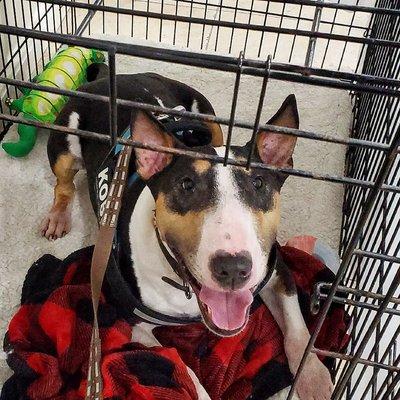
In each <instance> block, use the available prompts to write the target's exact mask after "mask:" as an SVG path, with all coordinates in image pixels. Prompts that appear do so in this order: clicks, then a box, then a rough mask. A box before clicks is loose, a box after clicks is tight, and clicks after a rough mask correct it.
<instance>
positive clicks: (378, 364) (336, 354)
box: [311, 347, 400, 372]
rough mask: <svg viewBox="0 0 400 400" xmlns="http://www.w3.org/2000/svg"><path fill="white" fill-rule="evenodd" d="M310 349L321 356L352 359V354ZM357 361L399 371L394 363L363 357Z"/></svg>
mask: <svg viewBox="0 0 400 400" xmlns="http://www.w3.org/2000/svg"><path fill="white" fill-rule="evenodd" d="M311 351H312V353H315V354H319V355H321V356H325V357H333V358H339V359H340V360H346V361H351V360H352V359H353V356H352V355H350V354H341V353H337V352H335V351H328V350H322V349H318V348H315V347H314V348H313V349H312V350H311ZM358 362H359V363H360V364H364V365H365V366H369V367H379V368H382V369H386V370H388V371H392V372H400V367H398V366H395V365H389V364H384V363H380V362H375V361H371V360H366V359H364V358H360V359H359V360H358Z"/></svg>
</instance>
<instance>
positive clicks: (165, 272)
mask: <svg viewBox="0 0 400 400" xmlns="http://www.w3.org/2000/svg"><path fill="white" fill-rule="evenodd" d="M154 208H155V203H154V199H153V196H152V194H151V192H150V190H149V188H148V187H147V186H146V187H145V188H144V189H143V191H142V193H141V194H140V196H139V198H138V200H137V203H136V205H135V208H134V210H133V213H132V217H131V221H130V224H129V241H130V245H131V254H132V256H131V257H132V263H133V267H134V272H135V276H136V279H137V285H138V288H139V291H140V297H141V300H142V302H143V303H144V304H145V305H146V306H147V307H150V308H152V309H153V310H155V311H158V312H161V313H165V314H168V315H172V316H191V317H193V316H197V315H199V307H198V304H197V301H196V296H193V297H192V298H191V299H190V300H188V299H187V298H186V296H185V293H184V292H183V291H181V290H179V289H176V288H174V287H173V286H171V285H170V284H168V283H166V282H164V281H163V280H162V279H161V278H162V277H163V276H166V277H168V278H170V279H173V280H175V281H177V282H180V280H179V277H178V276H177V275H176V274H175V272H174V271H173V269H172V268H171V266H170V265H169V263H168V261H167V260H166V258H165V257H164V254H163V253H162V250H161V248H160V245H159V243H158V240H157V235H156V232H155V229H154V224H153V216H154Z"/></svg>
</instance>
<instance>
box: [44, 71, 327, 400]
mask: <svg viewBox="0 0 400 400" xmlns="http://www.w3.org/2000/svg"><path fill="white" fill-rule="evenodd" d="M80 90H83V91H85V92H89V93H96V94H101V95H108V94H109V87H108V80H107V79H98V80H95V81H94V82H91V83H88V84H87V85H85V86H84V87H82V88H81V89H80ZM117 91H118V97H119V98H121V99H126V100H132V101H141V102H144V103H150V104H154V105H162V106H166V107H170V108H174V107H177V106H183V107H184V108H185V109H186V110H188V111H193V112H200V113H205V114H214V110H213V108H212V106H211V104H210V103H209V101H208V100H207V99H206V98H205V97H204V96H203V95H202V94H200V93H199V92H197V91H196V90H194V89H193V88H191V87H189V86H187V85H185V84H182V83H180V82H177V81H173V80H171V79H167V78H164V77H162V76H160V75H157V74H137V75H117ZM181 122H182V121H181ZM56 123H57V124H60V125H65V126H68V127H70V128H74V129H76V128H79V129H85V130H88V131H92V132H98V133H102V134H107V133H108V132H109V112H108V104H107V103H104V102H100V101H88V100H85V99H78V98H74V99H71V100H70V101H69V102H68V103H67V105H66V106H65V107H64V109H63V111H62V112H61V114H60V116H59V117H58V120H57V121H56ZM268 123H269V124H273V125H278V126H286V127H291V128H298V124H299V119H298V112H297V105H296V99H295V97H294V95H290V96H288V97H287V99H286V100H285V101H284V103H283V104H282V106H281V108H280V109H279V110H278V112H277V113H276V114H275V115H274V116H273V117H272V118H271V120H270V121H269V122H268ZM129 126H130V129H131V132H132V136H133V139H134V140H135V141H138V142H142V143H147V144H157V145H163V146H168V147H179V148H187V147H186V145H185V144H184V143H182V142H180V141H179V140H177V139H176V137H174V136H172V135H170V134H169V132H166V131H165V130H164V129H163V125H162V124H160V123H159V122H158V121H157V120H156V119H155V117H154V116H153V115H150V114H148V113H146V112H143V111H136V112H133V113H132V111H131V109H129V108H127V107H123V106H118V133H119V134H121V133H122V132H123V131H124V130H125V129H126V128H127V127H129ZM203 127H204V128H206V130H207V132H208V133H209V136H210V140H208V143H207V144H203V145H202V146H199V147H196V148H195V150H197V151H201V152H206V153H209V154H217V155H220V156H223V155H224V153H225V147H224V146H223V137H222V131H221V128H220V126H219V125H218V124H216V123H206V122H204V123H203ZM256 144H257V145H256V151H255V154H254V160H256V161H258V162H263V163H267V164H272V165H275V166H279V167H289V166H292V163H293V162H292V154H293V151H294V147H295V144H296V138H295V137H293V136H287V135H279V134H273V133H271V132H264V131H261V132H259V133H258V136H257V140H256ZM109 151H110V149H109V146H108V144H106V143H100V142H94V141H91V140H87V139H83V138H78V137H76V136H72V135H70V136H64V135H61V134H58V133H55V132H53V133H51V135H50V138H49V142H48V155H49V160H50V165H51V168H52V170H53V172H54V174H55V175H56V177H57V184H56V187H55V190H54V194H55V197H54V203H53V206H52V207H51V209H50V211H49V213H48V215H47V216H46V218H45V219H44V221H43V223H42V226H41V232H42V234H43V236H45V237H46V238H48V239H57V238H60V237H62V236H63V235H64V234H66V233H68V232H69V230H70V228H71V203H72V199H73V196H74V191H75V187H74V183H73V178H74V175H75V174H76V172H77V171H78V169H79V168H82V167H84V168H85V169H86V170H87V175H88V181H89V187H90V195H91V200H92V203H93V205H94V208H95V211H96V212H97V211H98V210H97V207H98V206H97V199H96V193H95V190H94V187H95V183H96V178H97V174H98V171H99V168H100V166H101V164H102V162H103V160H104V159H105V158H106V156H107V154H108V153H109ZM248 151H249V144H248V145H246V146H243V147H237V146H233V147H232V149H231V153H230V157H231V158H235V159H241V160H245V159H246V157H247V154H248ZM134 154H135V156H134V157H132V160H131V164H132V165H131V166H130V169H131V170H132V171H136V172H137V173H138V174H139V175H140V177H141V179H142V182H143V186H142V188H141V189H142V190H141V191H140V193H139V192H137V190H136V189H132V190H130V189H129V188H127V189H126V191H125V194H124V197H123V206H122V210H121V214H120V221H119V235H120V243H121V247H122V253H123V254H124V257H125V259H128V262H129V263H130V268H131V270H132V280H133V281H134V283H132V285H134V286H135V288H136V290H137V291H138V295H139V296H140V299H141V301H142V303H143V304H144V305H145V306H147V307H148V308H150V309H152V310H155V311H157V312H159V313H165V314H168V315H171V316H176V317H180V316H185V317H198V316H200V315H201V317H202V320H203V322H204V323H205V324H206V326H207V327H208V328H209V329H210V330H212V331H213V332H215V333H216V334H218V335H222V336H230V335H234V334H237V333H238V332H240V331H241V330H242V329H243V327H244V326H245V325H246V323H247V320H248V316H249V309H250V305H251V303H252V301H253V291H254V290H255V289H256V288H257V287H258V285H259V284H260V283H261V282H262V281H263V280H265V277H266V276H270V279H269V280H268V283H267V284H266V286H265V287H264V288H263V290H262V292H261V296H262V298H263V299H264V301H265V303H266V304H267V306H268V308H269V309H270V311H271V313H272V314H273V316H274V318H275V319H276V321H277V322H278V324H279V326H280V328H281V330H282V332H283V334H284V338H285V351H286V354H287V357H288V360H289V366H290V369H291V371H292V373H295V372H296V370H297V368H298V365H299V362H300V359H301V357H302V354H303V351H304V349H305V346H306V344H307V341H308V338H309V332H308V330H307V327H306V325H305V323H304V320H303V317H302V315H301V312H300V308H299V304H298V299H297V294H296V289H295V286H294V284H293V282H292V281H291V278H290V274H289V273H288V272H287V271H285V269H284V268H282V267H279V268H274V267H273V266H272V267H271V266H269V265H268V259H269V256H270V252H271V249H272V248H273V245H274V243H275V240H276V234H277V229H278V224H279V219H280V189H281V187H282V185H283V183H284V181H285V178H286V176H284V175H283V174H280V173H271V172H269V171H266V170H256V169H253V170H249V171H248V170H245V169H244V168H241V167H235V166H232V165H228V166H226V167H225V166H223V165H222V164H219V163H213V162H210V161H208V160H198V159H193V158H190V157H187V156H183V155H179V156H176V155H172V154H166V153H158V152H154V151H150V150H145V149H140V148H135V151H134ZM154 224H155V225H156V227H157V228H156V230H155V229H154ZM161 243H162V244H164V245H165V247H168V248H169V249H170V250H171V252H172V253H173V254H174V256H175V259H176V260H177V261H178V263H179V264H181V267H182V268H184V269H185V273H186V275H187V276H188V277H189V278H188V280H189V283H190V286H191V289H192V290H193V292H194V293H195V296H193V297H192V298H191V299H188V298H187V297H186V296H185V293H184V292H183V291H182V290H178V289H177V288H176V287H174V286H173V285H171V282H173V281H175V282H176V281H177V280H179V277H178V276H177V274H176V272H175V271H174V270H173V269H172V268H171V265H170V262H169V261H168V260H167V257H166V255H165V251H163V248H162V246H160V244H161ZM161 278H163V279H161ZM165 278H166V279H165ZM142 326H143V330H144V331H146V332H149V334H150V332H151V331H150V330H149V329H147V328H146V326H147V325H146V323H143V324H142ZM146 329H147V330H146ZM136 339H137V340H140V338H135V340H136ZM142 340H143V338H142ZM332 388H333V386H332V383H331V379H330V375H329V372H328V370H327V369H326V368H325V366H324V365H323V364H322V363H321V362H320V361H319V360H318V358H317V356H316V355H315V354H311V355H310V356H309V357H308V360H307V363H306V367H305V369H304V371H303V373H302V374H301V377H300V381H299V384H298V387H297V391H298V395H299V397H300V399H301V400H312V399H313V400H323V399H330V396H331V392H332ZM206 398H208V396H207V395H206V394H205V393H204V399H206Z"/></svg>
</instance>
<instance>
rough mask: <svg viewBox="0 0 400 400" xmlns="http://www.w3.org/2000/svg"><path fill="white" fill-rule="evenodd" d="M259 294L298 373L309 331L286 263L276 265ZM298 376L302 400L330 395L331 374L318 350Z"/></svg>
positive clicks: (293, 371)
mask: <svg viewBox="0 0 400 400" xmlns="http://www.w3.org/2000/svg"><path fill="white" fill-rule="evenodd" d="M260 295H261V298H262V299H263V300H264V302H265V304H266V305H267V307H268V308H269V310H270V311H271V313H272V315H273V316H274V318H275V320H276V322H277V323H278V325H279V327H280V329H281V331H282V333H283V336H284V345H285V352H286V356H287V358H288V362H289V368H290V370H291V372H292V374H293V375H295V374H296V372H297V369H298V367H299V364H300V361H301V358H302V356H303V353H304V350H305V348H306V346H307V343H308V340H309V338H310V334H309V332H308V329H307V326H306V324H305V322H304V319H303V316H302V314H301V311H300V305H299V302H298V297H297V291H296V286H295V284H294V281H293V278H292V276H291V273H290V271H289V270H288V269H287V267H286V266H285V265H284V264H283V263H279V265H278V266H277V267H276V270H275V271H274V273H273V275H272V277H271V279H270V280H269V282H268V284H267V285H266V287H265V288H264V289H263V290H262V291H261V293H260ZM299 378H300V380H299V381H298V384H297V385H296V389H297V393H298V395H299V397H300V399H301V400H328V399H330V398H331V394H332V391H333V384H332V381H331V377H330V374H329V372H328V369H327V368H326V367H325V366H324V365H323V364H322V362H321V361H320V360H319V359H318V357H317V355H316V354H313V353H311V354H309V356H308V358H307V362H306V365H305V368H304V369H303V371H302V373H301V375H300V377H299Z"/></svg>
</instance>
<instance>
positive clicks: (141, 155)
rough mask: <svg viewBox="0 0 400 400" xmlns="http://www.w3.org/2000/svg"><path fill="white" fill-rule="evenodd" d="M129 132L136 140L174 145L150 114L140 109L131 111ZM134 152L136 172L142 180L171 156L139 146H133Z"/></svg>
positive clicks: (168, 145)
mask: <svg viewBox="0 0 400 400" xmlns="http://www.w3.org/2000/svg"><path fill="white" fill-rule="evenodd" d="M131 134H132V139H133V140H134V141H136V142H140V143H143V144H152V145H159V146H165V147H171V148H172V147H174V139H173V138H172V137H171V136H170V135H169V134H168V133H167V132H166V131H165V130H164V129H163V127H162V126H161V124H160V123H159V122H158V121H157V120H156V119H155V118H154V117H153V116H152V115H150V114H149V113H147V112H145V111H142V110H134V111H133V112H132V115H131ZM135 154H136V169H137V172H138V174H139V175H140V176H141V177H142V178H143V179H144V180H147V179H150V178H151V177H152V176H153V175H155V174H157V173H158V172H160V171H162V170H163V169H164V168H165V167H166V166H167V165H169V164H170V162H171V161H172V158H173V155H172V154H170V153H160V152H158V151H152V150H148V149H141V148H139V147H135Z"/></svg>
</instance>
